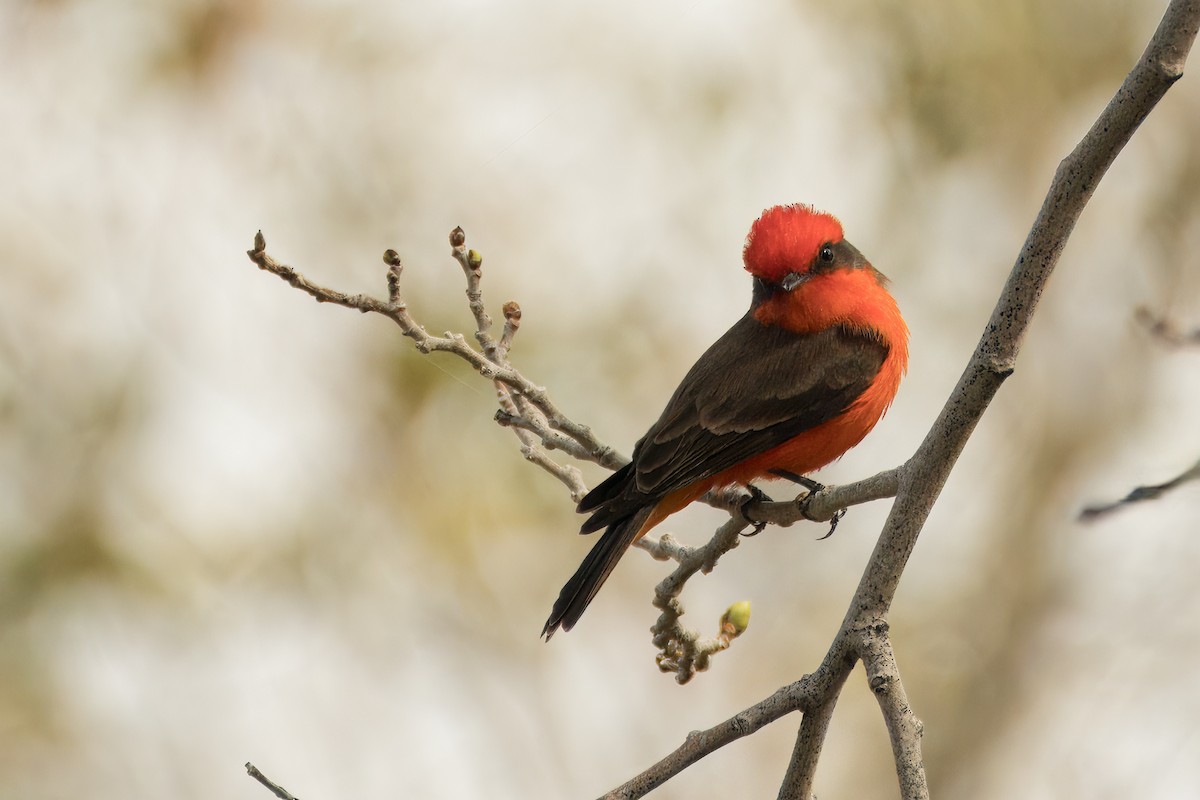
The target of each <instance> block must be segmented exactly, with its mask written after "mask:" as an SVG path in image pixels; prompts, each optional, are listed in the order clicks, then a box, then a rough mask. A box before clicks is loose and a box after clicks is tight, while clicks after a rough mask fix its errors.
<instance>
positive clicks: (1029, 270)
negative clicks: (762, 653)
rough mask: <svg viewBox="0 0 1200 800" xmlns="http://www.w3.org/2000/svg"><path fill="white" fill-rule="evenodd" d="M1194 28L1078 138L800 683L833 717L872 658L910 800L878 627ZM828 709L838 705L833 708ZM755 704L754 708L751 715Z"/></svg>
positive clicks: (810, 767)
mask: <svg viewBox="0 0 1200 800" xmlns="http://www.w3.org/2000/svg"><path fill="white" fill-rule="evenodd" d="M1198 24H1200V0H1173V2H1171V4H1170V6H1169V7H1168V8H1167V11H1166V13H1165V15H1164V16H1163V19H1162V21H1161V22H1160V24H1159V27H1158V29H1157V30H1156V31H1155V33H1154V36H1153V37H1152V39H1151V41H1150V43H1149V45H1148V46H1147V48H1146V51H1145V53H1143V55H1142V57H1141V58H1140V59H1139V61H1138V63H1137V65H1136V66H1135V67H1134V69H1133V71H1132V72H1131V73H1130V74H1129V76H1128V77H1127V78H1126V80H1125V82H1124V83H1123V84H1122V85H1121V87H1120V89H1119V90H1118V91H1117V93H1116V96H1115V97H1114V98H1113V99H1112V101H1111V102H1110V103H1109V104H1108V106H1107V107H1106V108H1105V109H1104V111H1103V112H1102V113H1101V115H1100V117H1099V119H1098V120H1097V121H1096V123H1095V124H1094V125H1093V126H1092V128H1091V130H1089V131H1088V133H1087V134H1086V136H1085V137H1084V138H1083V140H1082V141H1081V142H1080V144H1079V145H1078V146H1077V147H1076V148H1075V150H1074V151H1073V152H1072V153H1071V154H1070V155H1069V156H1068V157H1067V158H1066V159H1064V160H1063V162H1062V164H1060V166H1059V168H1058V170H1057V172H1056V173H1055V176H1054V179H1053V181H1052V183H1051V185H1050V189H1049V192H1048V193H1047V196H1046V199H1045V202H1044V203H1043V205H1042V209H1041V211H1040V212H1039V214H1038V216H1037V219H1036V220H1035V221H1034V224H1033V227H1032V229H1031V230H1030V233H1029V236H1028V238H1027V239H1026V241H1025V244H1024V246H1023V247H1022V249H1021V251H1020V253H1019V255H1018V256H1017V260H1016V264H1015V265H1014V267H1013V270H1012V272H1011V273H1010V275H1009V278H1008V281H1007V282H1006V284H1005V286H1004V289H1003V291H1002V293H1001V295H1000V298H999V300H998V302H997V304H996V307H995V309H994V310H993V312H992V316H991V318H990V319H989V321H988V323H987V325H986V326H985V328H984V332H983V335H982V337H981V338H980V341H979V344H978V345H977V347H976V350H975V352H974V354H973V355H972V357H971V359H970V361H969V362H968V364H967V366H966V368H965V369H964V371H963V374H962V377H961V378H960V379H959V382H958V385H957V386H956V387H955V389H954V391H953V393H952V394H951V396H950V398H949V399H948V400H947V402H946V405H945V406H944V408H943V409H942V412H941V414H940V415H939V416H938V418H937V420H936V421H935V422H934V425H933V427H932V428H931V429H930V431H929V433H928V434H927V435H926V437H925V439H924V441H923V442H922V443H921V446H920V447H919V448H918V450H917V452H916V454H915V455H914V456H913V458H912V459H910V460H909V461H908V462H907V463H906V464H905V465H904V466H902V467H901V468H900V469H899V472H898V474H897V475H896V479H897V491H896V501H895V503H894V504H893V505H892V510H891V512H890V514H889V515H888V519H887V521H886V523H885V524H884V529H883V531H882V533H881V534H880V538H879V541H878V542H877V544H876V547H875V550H874V552H873V553H872V556H871V559H870V561H869V562H868V564H867V566H866V569H865V570H864V573H863V576H862V579H861V580H860V582H859V586H858V588H857V590H856V591H855V594H854V597H853V598H852V600H851V602H850V605H849V608H848V610H847V612H846V616H845V618H844V620H843V623H842V627H841V629H840V630H839V632H838V634H837V636H836V637H835V638H834V641H833V643H832V644H831V646H830V648H829V651H828V652H827V653H826V655H825V659H824V660H823V661H822V663H821V666H820V667H819V668H818V669H817V671H816V672H814V673H813V674H812V675H810V676H806V677H805V678H804V679H802V680H801V682H800V683H801V684H803V683H805V681H808V680H809V679H811V678H813V677H814V676H817V675H823V676H824V680H822V681H820V682H819V688H816V690H815V692H813V693H810V694H809V695H807V696H806V699H805V702H804V703H803V706H804V707H805V708H808V709H812V710H814V711H815V710H816V709H818V708H820V709H822V713H829V708H831V704H832V702H833V701H834V700H835V699H836V690H838V689H840V687H841V685H842V683H844V681H845V678H846V676H847V675H848V674H849V672H850V671H851V669H852V668H853V665H854V663H855V662H856V661H857V660H858V659H859V658H862V659H870V662H871V666H869V668H868V669H869V672H870V674H871V675H873V677H872V678H871V681H872V686H873V688H881V689H885V691H884V692H883V695H882V696H881V708H882V709H883V711H884V715H885V719H886V720H887V723H888V727H889V733H891V735H892V738H893V750H894V753H895V756H896V767H897V774H898V775H899V777H900V781H901V785H900V788H901V793H902V797H904V798H906V800H908V799H910V798H914V799H919V798H925V797H928V787H927V784H926V779H925V774H924V768H923V766H922V764H921V755H920V753H921V751H920V735H919V734H920V723H919V721H917V720H916V718H915V716H913V715H912V712H911V710H910V709H909V706H908V702H907V698H906V697H905V695H904V689H903V685H902V683H901V681H900V677H899V672H898V670H897V669H896V668H895V659H894V657H893V656H892V655H891V650H890V645H888V646H887V647H886V648H884V649H882V650H881V649H880V648H881V644H880V640H879V631H885V630H886V626H887V614H888V611H889V609H890V607H891V603H892V600H893V598H894V597H895V593H896V588H897V587H898V585H899V582H900V577H901V575H902V574H903V571H904V567H905V565H906V564H907V562H908V558H909V556H910V555H911V554H912V550H913V547H914V546H915V545H916V541H917V537H918V535H919V534H920V532H921V529H922V528H923V527H924V524H925V520H926V519H927V518H928V516H929V512H930V510H931V509H932V507H933V504H934V502H935V501H936V500H937V497H938V495H939V494H940V493H941V490H942V487H943V486H944V485H945V482H946V479H947V478H948V476H949V474H950V471H951V469H952V468H953V466H954V463H955V462H956V460H957V458H958V455H959V454H960V453H961V452H962V449H963V448H964V447H965V446H966V442H967V440H968V438H969V437H970V435H971V433H972V431H974V429H975V425H976V424H977V423H978V421H979V419H980V417H981V416H982V415H983V413H984V411H985V410H986V409H987V407H988V405H989V403H990V402H991V400H992V398H993V397H994V396H995V394H996V392H997V390H998V389H999V387H1000V384H1001V383H1003V381H1004V379H1005V378H1006V377H1007V376H1008V375H1009V374H1011V372H1012V370H1013V367H1014V365H1015V363H1016V358H1017V354H1018V352H1019V350H1020V346H1021V342H1022V340H1023V337H1024V334H1025V331H1026V329H1027V327H1028V325H1029V321H1030V319H1031V318H1032V316H1033V313H1034V311H1035V310H1036V308H1037V301H1038V299H1039V298H1040V297H1041V293H1042V291H1043V289H1044V288H1045V285H1046V282H1047V280H1048V279H1049V277H1050V273H1051V272H1052V271H1053V269H1054V267H1055V265H1056V264H1057V262H1058V257H1059V255H1060V254H1061V252H1062V250H1063V247H1064V246H1065V244H1066V241H1067V238H1068V237H1069V236H1070V233H1071V231H1072V230H1073V228H1074V225H1075V222H1076V220H1077V219H1078V218H1079V215H1080V214H1081V213H1082V211H1083V208H1084V207H1085V206H1086V205H1087V202H1088V200H1089V199H1090V198H1091V196H1092V193H1093V192H1094V191H1095V188H1096V185H1097V184H1098V183H1099V181H1100V179H1101V178H1102V177H1103V175H1104V173H1105V172H1106V171H1107V169H1108V167H1109V166H1110V165H1111V164H1112V162H1113V160H1114V159H1115V158H1116V156H1117V154H1118V153H1119V152H1120V151H1121V149H1122V148H1123V147H1124V145H1125V144H1126V143H1127V142H1128V141H1129V138H1130V137H1131V136H1132V135H1133V133H1134V131H1136V130H1137V127H1138V126H1139V125H1140V124H1141V122H1142V120H1144V119H1145V118H1146V115H1147V114H1149V113H1150V110H1151V109H1152V108H1153V107H1154V106H1155V104H1156V103H1157V102H1158V100H1159V99H1161V98H1162V96H1163V95H1164V94H1165V92H1166V91H1167V89H1169V88H1170V86H1171V85H1172V84H1173V83H1174V82H1175V81H1176V80H1177V79H1178V78H1179V77H1180V75H1181V74H1182V69H1183V63H1184V60H1185V59H1186V57H1187V54H1188V52H1189V50H1190V49H1191V46H1192V43H1193V41H1194V40H1195V37H1196V30H1197V25H1198ZM760 512H761V509H760ZM884 641H886V640H884ZM879 681H881V682H879ZM877 682H879V683H878V687H876V683H877ZM793 685H797V684H793ZM809 685H810V686H814V687H815V686H816V684H809ZM781 691H784V692H786V691H787V690H786V689H785V690H781ZM777 694H778V693H777ZM877 694H878V692H877ZM826 704H830V705H829V708H826ZM757 708H758V706H754V707H752V708H751V709H748V711H752V710H754V709H757ZM739 716H740V715H739ZM737 719H738V717H734V720H737ZM730 722H732V720H731V721H730ZM729 725H730V723H729V722H727V723H725V726H726V727H728V726H729ZM826 728H827V725H826V724H825V723H824V722H822V721H821V720H813V721H811V722H809V723H808V724H802V725H801V730H800V734H799V737H798V738H797V743H796V748H795V751H794V754H793V759H792V764H791V767H790V768H789V771H788V775H787V777H786V778H785V780H784V784H783V787H782V788H781V792H780V796H781V797H800V798H807V797H809V796H811V788H812V778H813V775H814V773H815V769H816V763H817V758H816V755H815V754H816V753H819V750H820V741H821V739H823V737H824V731H825V730H826ZM723 729H724V728H722V730H723ZM714 730H716V729H714ZM743 735H744V734H743ZM734 738H737V737H736V736H734V737H729V738H728V739H727V740H725V739H716V738H714V739H713V740H706V741H711V746H709V747H707V748H705V749H704V750H703V752H699V748H698V747H697V746H696V745H695V743H693V742H692V740H691V738H690V737H689V741H688V742H686V743H685V744H684V746H683V747H681V748H680V749H679V750H677V751H676V752H675V753H673V754H672V755H671V756H669V757H668V758H666V759H664V760H663V761H662V762H660V763H659V764H657V765H655V767H652V768H651V769H650V770H648V771H647V772H646V773H643V775H641V776H639V777H638V778H635V779H634V780H633V781H631V782H630V783H628V784H626V785H625V786H623V787H621V789H619V790H617V791H615V792H614V793H613V794H611V795H609V796H610V797H640V796H642V794H644V793H645V792H646V791H649V790H650V789H651V788H654V787H655V786H657V785H659V784H660V783H661V782H662V781H663V780H666V778H668V777H670V775H673V774H675V773H676V772H678V771H679V770H681V769H683V768H684V767H686V766H687V765H688V764H691V763H693V762H694V761H696V760H697V759H698V758H700V757H701V756H702V755H705V754H707V752H711V751H712V750H715V749H716V748H717V747H720V746H722V745H723V744H725V743H727V741H732V740H733V739H734Z"/></svg>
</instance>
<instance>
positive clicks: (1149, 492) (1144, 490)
mask: <svg viewBox="0 0 1200 800" xmlns="http://www.w3.org/2000/svg"><path fill="white" fill-rule="evenodd" d="M1194 480H1200V461H1197V462H1196V463H1195V464H1193V465H1192V466H1190V467H1188V468H1187V469H1186V470H1184V471H1183V472H1182V473H1181V474H1179V475H1176V476H1175V477H1174V478H1172V479H1171V480H1169V481H1166V482H1165V483H1156V484H1152V485H1150V486H1139V487H1137V488H1136V489H1134V490H1133V491H1131V492H1130V493H1129V494H1127V495H1125V496H1124V497H1122V498H1121V499H1120V500H1117V501H1116V502H1113V503H1103V504H1101V505H1094V506H1088V507H1087V508H1085V509H1083V511H1081V512H1079V520H1080V521H1081V522H1093V521H1095V520H1097V519H1099V518H1100V517H1103V516H1106V515H1108V514H1111V513H1112V512H1114V511H1116V510H1118V509H1120V508H1123V507H1124V506H1127V505H1130V504H1131V503H1140V502H1142V501H1143V500H1156V499H1158V498H1159V497H1162V496H1163V495H1164V494H1166V493H1167V492H1169V491H1171V490H1172V489H1174V488H1175V487H1176V486H1180V485H1182V484H1184V483H1187V482H1188V481H1194Z"/></svg>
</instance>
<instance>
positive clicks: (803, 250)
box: [742, 204, 843, 283]
mask: <svg viewBox="0 0 1200 800" xmlns="http://www.w3.org/2000/svg"><path fill="white" fill-rule="evenodd" d="M842 237H843V234H842V223H840V222H838V221H837V218H836V217H834V216H833V215H832V214H826V213H825V212H823V211H817V210H816V209H814V208H813V207H812V206H805V205H800V204H795V205H790V206H775V207H774V208H769V209H767V210H766V211H764V212H763V214H762V216H761V217H759V218H758V219H757V220H755V222H754V224H753V225H751V226H750V233H749V234H748V235H747V236H746V249H745V250H743V251H742V260H743V261H744V262H745V263H746V271H747V272H749V273H750V274H751V275H754V276H755V277H757V278H762V279H763V280H765V281H767V282H769V283H779V282H780V281H782V280H783V279H784V278H785V277H786V276H787V275H789V274H792V273H801V272H804V271H805V270H807V269H808V267H809V265H810V264H812V263H813V260H814V259H815V258H816V257H817V254H818V253H819V252H820V250H821V245H823V244H836V243H838V242H840V241H841V240H842Z"/></svg>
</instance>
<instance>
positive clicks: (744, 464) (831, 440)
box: [542, 205, 908, 640]
mask: <svg viewBox="0 0 1200 800" xmlns="http://www.w3.org/2000/svg"><path fill="white" fill-rule="evenodd" d="M743 260H744V261H745V265H746V270H747V271H748V272H749V273H750V274H751V275H752V276H753V277H754V280H753V285H754V288H753V295H752V298H751V301H750V310H749V311H748V312H747V313H746V315H745V316H744V317H742V318H741V319H740V320H738V322H737V323H736V324H734V326H733V327H732V328H730V329H729V330H728V331H727V332H726V333H725V335H724V336H722V337H721V338H720V339H718V340H717V341H716V342H715V343H714V344H713V345H712V347H710V348H708V350H707V352H705V353H704V355H702V356H700V360H699V361H697V362H696V364H695V366H693V367H692V369H691V370H690V371H689V372H688V374H687V375H686V376H685V377H684V379H683V382H682V383H680V384H679V388H678V389H676V390H675V394H674V395H673V396H672V397H671V400H670V402H668V403H667V407H666V409H665V410H664V411H663V413H662V416H660V417H659V418H658V422H655V423H654V425H652V426H651V427H650V430H649V431H647V432H646V435H645V436H643V437H642V438H641V440H639V441H638V443H637V444H636V445H635V446H634V448H633V460H632V461H630V462H629V463H628V464H626V465H625V466H624V467H622V468H621V469H619V470H617V471H616V472H614V473H613V474H612V475H610V476H609V477H608V478H607V479H606V480H605V481H604V482H602V483H601V484H600V485H599V486H597V487H596V488H595V489H593V490H592V491H591V492H589V493H588V495H587V496H586V497H584V498H583V500H582V501H581V502H580V503H579V511H580V512H590V513H591V516H590V517H589V518H588V520H587V521H586V522H584V523H583V527H582V529H581V531H580V532H581V533H591V532H593V531H597V530H600V529H601V528H604V529H605V530H604V535H603V536H601V537H600V541H598V542H596V545H595V546H594V547H593V548H592V550H591V552H590V553H588V554H587V557H586V558H585V559H584V560H583V564H581V565H580V567H579V569H578V570H576V572H575V574H574V575H572V576H571V579H570V580H569V581H567V583H566V585H565V586H564V587H563V589H562V592H561V593H560V594H559V596H558V600H557V601H555V603H554V609H553V610H552V611H551V612H550V618H549V619H547V620H546V626H545V628H543V629H542V635H543V636H545V637H546V639H547V640H548V639H549V638H550V637H551V636H553V635H554V632H555V631H557V630H558V629H559V628H560V627H561V628H562V629H563V630H570V629H571V628H572V626H574V625H575V623H576V622H578V621H579V618H580V616H581V615H582V614H583V612H584V609H586V608H587V606H588V603H590V602H591V601H592V598H594V597H595V596H596V592H598V591H599V590H600V586H601V584H603V583H604V581H605V579H606V578H608V576H609V574H610V573H611V572H612V571H613V568H614V567H615V566H616V565H617V561H618V560H620V558H621V556H622V554H624V552H625V551H626V550H627V549H629V546H630V545H631V544H633V543H634V542H635V541H637V539H638V538H640V537H641V536H642V535H643V534H644V533H645V532H646V531H648V530H650V529H651V528H652V527H654V526H655V525H657V524H658V523H659V522H662V521H663V520H664V519H665V518H666V517H668V516H670V515H671V514H674V513H675V512H676V511H679V510H680V509H681V508H683V507H684V506H686V505H688V504H689V503H691V502H692V501H693V500H696V499H698V498H700V497H701V496H703V495H704V494H705V493H706V492H708V491H709V490H711V489H717V488H720V487H723V486H727V485H730V484H743V485H745V484H749V482H750V481H752V480H754V479H755V478H769V477H774V476H775V474H778V473H779V472H787V473H792V474H795V475H804V474H805V473H807V472H811V471H812V470H815V469H818V468H819V467H823V466H825V465H826V464H828V463H829V462H831V461H833V460H834V459H836V458H838V457H839V456H841V455H842V454H843V453H845V452H846V451H847V450H849V449H850V448H851V447H853V446H854V445H856V444H858V443H859V442H860V441H862V439H863V437H864V436H866V435H867V434H868V433H869V432H870V431H871V429H872V428H873V427H875V423H876V422H878V421H879V418H880V417H882V416H883V413H884V411H886V410H887V407H888V405H890V404H891V402H892V398H894V397H895V396H896V390H897V388H899V385H900V378H901V376H902V375H903V374H904V371H905V369H906V367H907V366H908V327H907V326H906V325H905V324H904V319H903V317H901V316H900V309H899V308H898V307H897V306H896V301H895V300H894V299H893V298H892V296H891V295H890V294H888V291H887V288H886V286H887V279H886V278H885V277H884V276H883V275H882V274H881V273H880V272H879V271H878V270H876V269H875V268H874V267H872V266H871V264H870V263H869V262H868V261H867V260H866V259H865V258H864V257H863V255H862V253H860V252H858V250H856V249H855V248H854V246H853V245H851V244H850V243H849V242H847V241H846V240H845V239H844V238H843V235H842V225H841V223H840V222H838V221H837V219H835V218H834V217H833V216H831V215H829V214H825V213H822V212H819V211H815V210H814V209H812V208H810V207H808V206H803V205H790V206H776V207H775V208H771V209H768V210H767V211H765V212H764V213H763V215H762V216H761V217H759V218H758V220H757V221H756V222H755V223H754V225H752V226H751V228H750V233H749V235H748V236H747V238H746V247H745V250H744V252H743Z"/></svg>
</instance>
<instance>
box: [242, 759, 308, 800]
mask: <svg viewBox="0 0 1200 800" xmlns="http://www.w3.org/2000/svg"><path fill="white" fill-rule="evenodd" d="M246 772H247V773H249V775H250V777H251V778H254V780H256V781H258V782H259V783H261V784H262V785H263V786H265V787H267V788H268V789H270V790H271V791H272V792H274V793H275V796H276V797H278V798H279V800H300V798H298V797H296V796H295V795H293V794H292V793H291V792H289V791H288V790H287V789H284V788H283V787H282V786H280V785H279V784H278V783H275V782H274V781H272V780H271V779H270V778H268V777H267V776H266V775H263V774H262V772H260V771H259V769H258V767H256V766H254V765H253V764H251V763H250V762H249V761H247V762H246Z"/></svg>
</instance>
